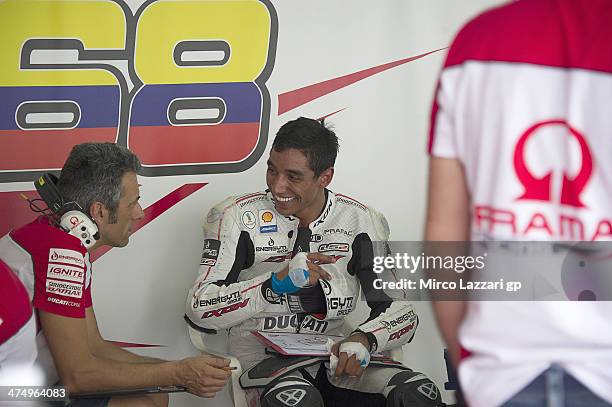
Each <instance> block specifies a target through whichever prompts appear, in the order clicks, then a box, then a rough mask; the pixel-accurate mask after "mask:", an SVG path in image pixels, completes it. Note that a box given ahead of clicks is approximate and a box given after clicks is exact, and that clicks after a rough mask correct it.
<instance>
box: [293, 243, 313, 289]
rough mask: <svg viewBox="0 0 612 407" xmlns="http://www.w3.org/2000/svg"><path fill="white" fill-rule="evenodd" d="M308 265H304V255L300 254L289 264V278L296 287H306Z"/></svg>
mask: <svg viewBox="0 0 612 407" xmlns="http://www.w3.org/2000/svg"><path fill="white" fill-rule="evenodd" d="M309 274H310V273H309V272H308V265H307V264H306V253H303V252H300V253H298V254H296V255H295V257H294V258H293V259H291V261H290V262H289V274H288V276H289V278H290V279H291V282H292V283H293V285H295V286H296V287H300V288H301V287H306V286H307V285H308V276H309Z"/></svg>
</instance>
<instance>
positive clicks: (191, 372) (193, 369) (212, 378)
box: [178, 355, 232, 398]
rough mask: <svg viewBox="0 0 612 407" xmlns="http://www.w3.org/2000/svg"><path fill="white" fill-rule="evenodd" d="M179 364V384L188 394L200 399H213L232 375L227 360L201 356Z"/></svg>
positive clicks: (184, 360) (187, 359)
mask: <svg viewBox="0 0 612 407" xmlns="http://www.w3.org/2000/svg"><path fill="white" fill-rule="evenodd" d="M178 363H179V372H178V377H179V383H180V385H182V386H185V387H186V388H187V391H188V392H189V393H193V394H195V395H196V396H200V397H209V398H210V397H215V394H216V393H217V392H218V391H219V390H221V389H223V387H224V386H225V384H226V383H227V380H228V379H229V377H230V376H231V375H232V372H231V369H230V366H229V363H230V361H229V360H228V359H221V358H218V357H215V356H209V355H201V356H196V357H191V358H186V359H183V360H181V361H179V362H178Z"/></svg>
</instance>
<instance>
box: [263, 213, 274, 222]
mask: <svg viewBox="0 0 612 407" xmlns="http://www.w3.org/2000/svg"><path fill="white" fill-rule="evenodd" d="M272 219H274V215H272V212H264V213H262V214H261V220H263V221H264V222H266V223H268V222H272Z"/></svg>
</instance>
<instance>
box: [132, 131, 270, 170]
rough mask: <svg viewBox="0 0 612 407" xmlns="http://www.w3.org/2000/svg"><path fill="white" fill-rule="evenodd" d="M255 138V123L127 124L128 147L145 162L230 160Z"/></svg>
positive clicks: (246, 150) (245, 151)
mask: <svg viewBox="0 0 612 407" xmlns="http://www.w3.org/2000/svg"><path fill="white" fill-rule="evenodd" d="M258 141H259V123H230V124H220V125H215V126H184V127H169V126H141V127H132V128H130V138H129V145H128V147H129V148H130V150H132V151H133V152H134V153H135V154H136V155H137V156H138V158H140V161H141V162H142V163H143V164H145V165H168V164H170V165H171V164H200V163H201V164H208V163H231V162H238V161H242V160H244V159H245V158H247V157H248V156H249V155H250V154H251V152H252V151H253V149H255V146H257V142H258Z"/></svg>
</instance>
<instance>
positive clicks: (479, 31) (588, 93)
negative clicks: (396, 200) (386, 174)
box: [429, 0, 612, 407]
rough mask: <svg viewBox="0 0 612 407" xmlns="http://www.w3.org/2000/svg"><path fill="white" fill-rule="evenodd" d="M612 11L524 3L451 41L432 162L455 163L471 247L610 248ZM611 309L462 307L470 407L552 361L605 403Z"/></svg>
mask: <svg viewBox="0 0 612 407" xmlns="http://www.w3.org/2000/svg"><path fill="white" fill-rule="evenodd" d="M610 21H612V3H611V2H610V1H607V0H594V1H588V2H576V1H570V0H533V1H525V0H519V1H516V2H512V3H510V4H508V5H506V6H502V7H499V8H495V9H492V10H490V11H488V12H486V13H484V14H482V15H480V16H479V17H477V18H475V19H474V20H472V21H471V22H470V23H468V24H467V25H466V26H465V27H464V28H463V29H462V30H461V31H460V32H459V34H458V35H457V37H456V39H455V40H454V42H453V44H452V46H451V48H450V50H449V53H448V57H447V60H446V63H445V66H444V68H443V71H442V73H441V75H440V80H439V86H438V90H437V93H436V98H435V102H434V106H433V111H432V126H431V134H430V145H429V149H430V153H431V155H432V156H435V157H442V158H453V159H457V160H459V161H460V162H461V164H462V165H463V168H464V171H465V177H466V180H467V184H468V188H469V192H470V197H471V222H472V223H471V230H472V239H474V240H486V239H491V240H585V241H602V240H612V199H610V197H611V196H612V137H611V136H610V135H611V134H612V119H611V115H610V107H609V103H610V102H609V99H610V95H611V94H612V41H610V38H612V25H610ZM610 315H612V305H610V303H606V302H591V303H579V304H578V303H569V302H564V303H554V302H539V303H519V302H515V303H506V302H496V303H485V302H474V303H470V306H469V312H468V316H467V318H466V320H465V321H464V323H463V325H462V328H461V331H460V339H461V343H462V346H464V347H465V348H466V349H467V350H468V351H470V352H472V356H471V357H468V358H467V359H465V360H463V361H462V363H461V366H460V378H461V384H462V387H463V389H464V391H465V394H466V397H467V400H468V402H469V404H470V405H471V406H475V407H478V406H491V405H498V404H501V403H502V402H503V401H504V400H507V399H508V398H510V397H511V396H512V395H513V394H514V393H516V392H517V391H519V390H520V389H521V388H522V387H524V386H525V385H526V384H527V383H528V382H529V381H531V380H532V379H533V378H534V377H536V376H537V375H538V374H539V373H540V372H541V371H543V370H544V369H546V368H547V367H548V366H549V365H550V363H552V362H558V363H561V364H562V365H563V366H564V367H565V368H566V369H567V370H568V371H569V372H570V373H571V374H572V375H574V376H576V377H577V378H578V379H579V380H580V381H582V382H583V383H585V384H586V385H587V386H588V387H589V388H590V389H592V390H593V391H594V392H595V393H597V394H598V395H599V396H601V397H603V398H605V399H606V400H608V401H610V402H612V370H611V369H610V366H612V324H610Z"/></svg>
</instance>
